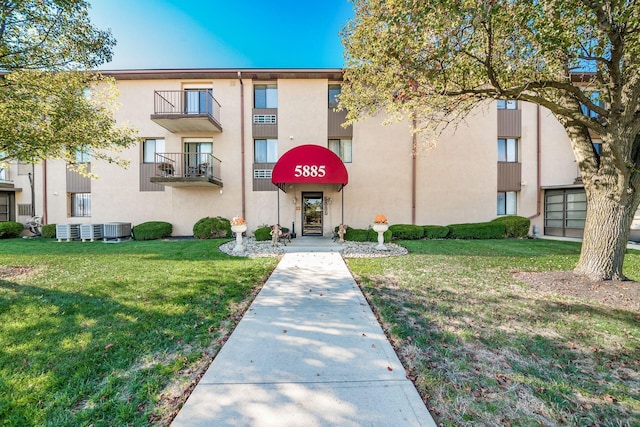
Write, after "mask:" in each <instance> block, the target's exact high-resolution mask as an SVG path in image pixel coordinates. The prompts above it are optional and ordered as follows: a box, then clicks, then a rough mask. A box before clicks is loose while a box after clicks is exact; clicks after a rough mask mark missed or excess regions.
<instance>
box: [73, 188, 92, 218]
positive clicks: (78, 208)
mask: <svg viewBox="0 0 640 427" xmlns="http://www.w3.org/2000/svg"><path fill="white" fill-rule="evenodd" d="M71 216H74V217H79V216H83V217H87V216H91V193H71Z"/></svg>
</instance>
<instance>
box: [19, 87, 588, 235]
mask: <svg viewBox="0 0 640 427" xmlns="http://www.w3.org/2000/svg"><path fill="white" fill-rule="evenodd" d="M254 83H255V82H253V81H252V80H250V79H244V80H243V82H242V84H241V82H240V81H239V80H238V79H219V80H184V81H180V80H177V79H176V80H169V79H166V80H119V81H118V87H119V90H120V98H119V103H120V105H121V108H120V110H119V111H118V112H117V115H116V117H117V120H118V121H119V122H121V123H125V122H127V123H130V124H132V125H133V126H134V127H136V128H137V129H138V131H139V132H138V136H139V137H140V138H142V139H144V138H164V139H165V141H166V151H167V152H182V151H183V142H184V138H207V139H210V140H212V141H213V155H214V156H215V157H217V158H219V159H220V160H221V161H222V181H223V184H224V186H223V188H220V187H217V186H214V185H211V186H207V187H175V188H174V187H170V186H166V187H165V189H164V191H154V192H149V191H139V179H140V178H139V164H140V162H141V155H142V150H141V147H140V145H139V144H137V145H136V146H134V147H131V148H129V149H127V150H125V151H124V152H122V153H121V156H122V158H125V159H128V160H129V161H130V162H131V164H130V166H129V168H128V169H123V168H121V167H119V166H116V165H111V164H107V163H104V162H99V161H94V162H93V164H92V169H93V172H94V173H96V174H97V175H98V176H99V178H98V179H96V180H94V181H93V182H92V188H91V193H92V217H91V218H69V217H68V216H67V212H68V207H67V203H68V202H67V194H66V179H65V164H64V163H63V162H60V161H49V162H47V200H48V207H47V214H48V218H47V219H48V222H49V223H82V222H89V223H104V222H113V221H123V222H131V223H132V224H133V225H136V224H139V223H141V222H144V221H167V222H170V223H171V224H173V227H174V235H191V234H192V227H193V224H194V223H195V222H196V221H197V220H198V219H200V218H202V217H204V216H223V217H227V218H231V217H233V216H237V215H244V216H245V217H246V219H247V221H248V223H249V231H250V232H252V231H253V230H255V229H256V228H257V227H259V226H261V225H270V224H274V223H275V222H276V221H278V220H279V221H280V223H281V224H282V225H283V226H286V227H291V224H292V223H293V222H295V224H296V232H297V233H300V232H301V219H302V211H301V210H300V207H301V200H302V193H303V192H311V191H321V192H323V196H324V197H327V198H330V199H331V204H330V205H329V206H328V208H327V210H326V215H323V232H324V234H326V235H328V234H330V233H331V232H332V230H333V228H334V227H335V226H336V225H338V224H340V223H341V222H342V220H343V216H344V222H345V223H347V224H349V225H350V226H352V227H356V228H366V227H368V226H369V225H371V223H372V221H373V218H374V217H375V215H377V214H380V213H382V214H385V215H386V216H387V217H388V218H389V220H390V222H391V223H395V224H398V223H411V221H412V193H411V188H412V172H411V171H412V157H411V152H412V139H413V137H412V134H411V131H410V126H409V123H408V122H401V123H394V124H391V125H383V119H384V117H383V116H380V117H374V118H369V119H365V120H362V121H360V122H358V123H356V124H355V125H354V128H353V153H352V154H353V162H352V163H348V164H346V165H345V166H346V169H347V171H348V173H349V184H348V185H347V186H346V187H345V188H344V190H343V191H342V192H340V191H338V188H337V187H336V186H335V185H315V186H314V185H302V184H298V185H294V186H291V187H290V188H287V192H286V193H284V192H281V191H280V192H275V191H263V192H259V191H253V189H252V179H253V177H252V173H253V169H252V165H253V156H254V153H253V136H252V124H251V119H252V106H253V84H254ZM260 83H261V84H264V83H265V82H264V81H260ZM272 83H277V85H278V154H279V155H280V156H281V155H282V154H284V153H285V152H286V151H287V150H289V149H291V148H293V147H295V146H298V145H301V144H316V145H320V146H323V147H327V141H328V135H327V127H328V118H327V85H328V83H329V82H328V81H327V80H326V79H279V80H277V81H273V82H272ZM185 86H188V87H197V86H200V87H212V88H213V95H214V97H215V98H216V100H217V101H218V102H219V103H220V105H221V115H220V119H221V123H222V128H223V131H222V132H221V133H217V132H215V133H172V132H169V131H168V130H166V129H164V128H163V127H161V126H159V125H157V124H156V123H154V122H153V121H152V120H151V119H150V116H151V114H153V101H154V91H155V90H171V89H175V90H177V89H181V88H184V87H185ZM242 89H244V117H245V122H244V139H243V138H242V129H241V96H240V93H241V92H240V91H241V90H242ZM521 109H522V137H521V140H520V153H519V156H520V161H521V162H522V182H523V187H522V190H521V192H520V195H519V200H518V214H519V215H522V216H531V217H533V218H532V221H533V222H534V224H540V225H541V224H542V215H540V216H536V214H537V213H538V212H539V211H540V210H541V209H542V206H541V205H538V199H539V197H538V187H537V182H538V157H537V156H538V154H537V141H538V122H537V120H538V111H537V110H538V107H537V106H535V105H533V104H528V103H522V105H521ZM540 120H541V123H540V125H541V129H542V134H541V135H540V141H541V144H542V145H541V149H542V156H541V160H542V162H541V166H540V167H541V172H542V173H541V184H542V185H543V186H549V185H561V184H562V185H566V184H572V183H573V181H574V179H575V177H576V168H575V162H574V161H573V154H572V152H571V149H570V147H569V144H568V140H567V137H566V134H565V133H564V129H563V128H562V126H560V125H559V123H558V122H557V121H556V120H555V118H553V116H551V115H550V114H549V112H548V111H546V110H544V109H541V114H540ZM496 140H497V112H496V106H495V103H488V104H487V105H484V106H482V107H479V108H477V109H476V110H474V111H473V112H472V114H470V115H469V116H468V117H467V118H466V119H465V120H464V121H463V122H461V123H460V124H459V125H458V126H457V127H455V128H454V127H451V128H449V129H447V130H446V131H445V132H444V133H443V134H442V135H441V136H440V138H439V140H438V142H437V144H436V145H435V147H431V148H427V147H426V146H425V145H424V144H422V143H419V144H418V151H417V160H416V166H417V170H416V176H417V181H416V183H417V187H416V196H417V197H416V206H415V215H416V223H417V224H422V225H425V224H440V225H446V224H452V223H460V222H476V221H487V220H491V219H493V218H495V217H496V192H497V149H496V146H497V144H496ZM243 150H244V170H245V172H244V180H245V190H244V195H245V209H244V212H243V205H242V164H243V163H242V151H243ZM37 176H38V172H36V193H37V203H36V205H37V206H38V204H40V206H41V204H42V194H41V193H38V191H40V192H41V191H42V186H41V185H38V183H39V182H40V181H41V178H37ZM20 179H21V180H22V181H24V177H20ZM21 186H23V187H25V188H27V187H28V185H27V184H21ZM39 187H40V188H39ZM27 193H28V192H24V191H23V193H22V194H19V195H18V194H17V195H16V198H17V199H18V197H20V200H22V199H23V198H25V196H28V194H27ZM29 197H30V196H29ZM294 198H295V200H296V203H295V204H294ZM343 198H344V212H343V211H342V200H343ZM19 203H28V202H23V201H20V202H19ZM278 203H279V210H278ZM278 213H279V219H278Z"/></svg>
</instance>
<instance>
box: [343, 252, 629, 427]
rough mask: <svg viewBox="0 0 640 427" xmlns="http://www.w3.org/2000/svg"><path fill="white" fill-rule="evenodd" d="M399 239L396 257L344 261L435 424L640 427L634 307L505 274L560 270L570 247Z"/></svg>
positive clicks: (569, 258) (573, 255)
mask: <svg viewBox="0 0 640 427" xmlns="http://www.w3.org/2000/svg"><path fill="white" fill-rule="evenodd" d="M404 244H405V245H406V246H407V247H408V248H409V250H410V252H411V254H410V255H408V256H406V257H396V258H370V259H365V258H354V259H349V260H348V265H349V268H350V269H351V270H352V272H353V273H354V275H355V277H356V279H357V280H358V281H359V282H360V284H361V286H362V288H363V291H364V292H365V294H366V295H367V298H368V299H369V300H370V302H371V303H372V306H373V307H374V310H375V311H376V312H377V313H378V314H379V316H380V319H381V322H382V323H383V326H384V327H385V329H387V331H388V333H389V335H390V336H391V339H392V342H393V344H394V346H395V347H396V348H397V349H398V352H399V354H400V356H401V358H402V359H403V362H404V363H405V366H406V367H408V372H409V375H410V376H411V377H412V379H414V380H415V383H416V384H417V386H418V388H419V391H420V393H421V394H422V395H423V396H424V397H425V398H426V400H427V405H428V407H429V409H430V410H431V412H432V413H433V414H434V416H435V417H436V418H437V421H438V423H441V424H442V425H445V426H461V425H469V426H476V425H513V426H538V425H544V426H547V425H549V426H550V425H572V426H573V425H576V426H578V425H579V426H591V425H593V426H595V425H597V426H639V425H640V312H638V311H630V310H624V309H618V308H614V307H610V306H605V305H602V304H599V303H596V302H593V301H590V300H586V299H572V298H568V297H563V296H560V295H557V294H552V293H543V292H539V291H535V290H534V289H532V288H531V287H530V286H529V285H526V284H524V283H522V282H518V281H517V280H515V279H514V278H513V273H514V272H516V271H554V270H570V269H571V268H573V266H574V265H575V263H576V261H577V259H578V254H579V245H578V244H576V243H571V242H557V241H548V240H500V241H462V240H461V241H451V240H439V241H413V242H404ZM625 266H626V271H625V274H627V275H628V276H629V277H631V278H633V279H635V280H639V279H640V253H638V252H635V251H633V252H630V253H629V254H628V255H627V257H626V262H625ZM629 286H638V285H637V284H636V283H632V282H631V283H629Z"/></svg>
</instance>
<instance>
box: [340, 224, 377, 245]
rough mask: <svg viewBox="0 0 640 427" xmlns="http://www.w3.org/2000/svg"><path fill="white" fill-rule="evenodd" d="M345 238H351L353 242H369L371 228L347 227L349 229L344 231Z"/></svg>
mask: <svg viewBox="0 0 640 427" xmlns="http://www.w3.org/2000/svg"><path fill="white" fill-rule="evenodd" d="M372 231H373V230H372ZM344 240H349V241H351V242H367V241H369V230H364V229H361V228H351V227H347V231H346V232H345V233H344Z"/></svg>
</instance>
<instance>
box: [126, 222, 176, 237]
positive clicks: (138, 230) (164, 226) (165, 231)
mask: <svg viewBox="0 0 640 427" xmlns="http://www.w3.org/2000/svg"><path fill="white" fill-rule="evenodd" d="M132 231H133V238H134V239H136V240H156V239H162V238H164V237H169V236H171V233H172V232H173V226H172V225H171V224H169V223H168V222H163V221H148V222H143V223H142V224H138V225H136V226H135V227H133V230H132Z"/></svg>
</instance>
